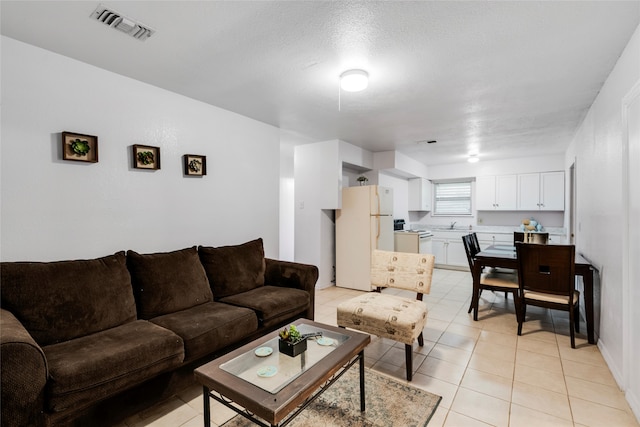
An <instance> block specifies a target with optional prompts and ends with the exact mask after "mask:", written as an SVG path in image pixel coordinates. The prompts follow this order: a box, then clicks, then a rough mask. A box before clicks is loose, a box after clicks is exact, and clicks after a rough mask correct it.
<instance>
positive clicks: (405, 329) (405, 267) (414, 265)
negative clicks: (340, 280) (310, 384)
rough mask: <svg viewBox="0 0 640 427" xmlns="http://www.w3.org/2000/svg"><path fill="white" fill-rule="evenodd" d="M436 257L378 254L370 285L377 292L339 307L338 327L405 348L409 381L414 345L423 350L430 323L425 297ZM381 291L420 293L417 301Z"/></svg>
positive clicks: (373, 266)
mask: <svg viewBox="0 0 640 427" xmlns="http://www.w3.org/2000/svg"><path fill="white" fill-rule="evenodd" d="M434 262H435V257H434V256H433V255H431V254H412V253H406V252H388V251H380V250H375V251H373V254H372V259H371V284H372V285H374V286H376V287H378V291H377V292H370V293H366V294H363V295H359V296H357V297H355V298H352V299H350V300H348V301H345V302H342V303H341V304H340V305H339V306H338V311H337V317H338V322H337V323H338V326H340V327H342V328H351V329H356V330H358V331H362V332H366V333H369V334H372V335H377V336H379V337H383V338H389V339H392V340H394V341H398V342H401V343H404V344H405V360H406V365H407V380H408V381H411V379H412V376H413V375H412V373H413V342H414V341H415V340H416V339H418V345H420V346H423V345H424V340H423V338H422V330H423V329H424V327H425V325H426V323H427V306H426V305H425V304H424V303H423V302H422V295H423V294H428V293H429V292H430V290H431V278H432V276H433V265H434ZM380 288H397V289H405V290H409V291H413V292H416V293H417V297H416V299H412V298H406V297H401V296H397V295H390V294H386V293H380Z"/></svg>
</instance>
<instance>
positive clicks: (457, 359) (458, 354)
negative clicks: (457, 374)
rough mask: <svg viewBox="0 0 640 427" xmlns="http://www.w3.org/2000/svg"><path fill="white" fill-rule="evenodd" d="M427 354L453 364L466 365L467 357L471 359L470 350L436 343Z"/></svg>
mask: <svg viewBox="0 0 640 427" xmlns="http://www.w3.org/2000/svg"><path fill="white" fill-rule="evenodd" d="M429 356H431V357H435V358H436V359H441V360H445V361H447V362H450V363H453V364H455V365H461V366H467V364H468V363H469V359H471V352H470V351H465V350H461V349H459V348H454V347H449V346H448V345H444V344H439V343H438V344H436V345H435V346H434V347H433V350H431V353H429Z"/></svg>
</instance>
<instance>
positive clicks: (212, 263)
mask: <svg viewBox="0 0 640 427" xmlns="http://www.w3.org/2000/svg"><path fill="white" fill-rule="evenodd" d="M198 253H199V254H200V261H202V265H203V266H204V269H205V271H206V272H207V277H208V278H209V283H210V284H211V288H212V289H213V295H214V297H215V298H216V299H220V298H224V297H226V296H229V295H235V294H239V293H242V292H246V291H250V290H251V289H255V288H258V287H260V286H263V285H264V272H265V260H264V248H263V246H262V239H256V240H252V241H250V242H247V243H243V244H241V245H234V246H221V247H218V248H213V247H209V246H200V247H199V248H198Z"/></svg>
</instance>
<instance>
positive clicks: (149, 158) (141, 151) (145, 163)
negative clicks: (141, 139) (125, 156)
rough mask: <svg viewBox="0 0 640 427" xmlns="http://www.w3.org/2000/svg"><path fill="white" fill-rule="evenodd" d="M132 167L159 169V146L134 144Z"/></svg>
mask: <svg viewBox="0 0 640 427" xmlns="http://www.w3.org/2000/svg"><path fill="white" fill-rule="evenodd" d="M133 167H134V168H136V169H151V170H155V169H160V147H152V146H150V145H134V146H133Z"/></svg>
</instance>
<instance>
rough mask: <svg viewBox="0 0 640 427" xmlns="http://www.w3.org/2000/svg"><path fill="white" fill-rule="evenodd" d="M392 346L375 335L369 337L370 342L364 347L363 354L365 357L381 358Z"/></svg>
mask: <svg viewBox="0 0 640 427" xmlns="http://www.w3.org/2000/svg"><path fill="white" fill-rule="evenodd" d="M392 347H393V345H392V344H387V343H386V342H384V341H382V340H381V339H379V338H377V337H376V338H371V342H370V343H369V345H368V346H366V347H365V349H364V355H365V356H366V357H371V358H374V359H376V360H377V359H379V358H381V357H382V356H383V355H384V354H385V353H386V352H387V351H389V349H390V348H392Z"/></svg>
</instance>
